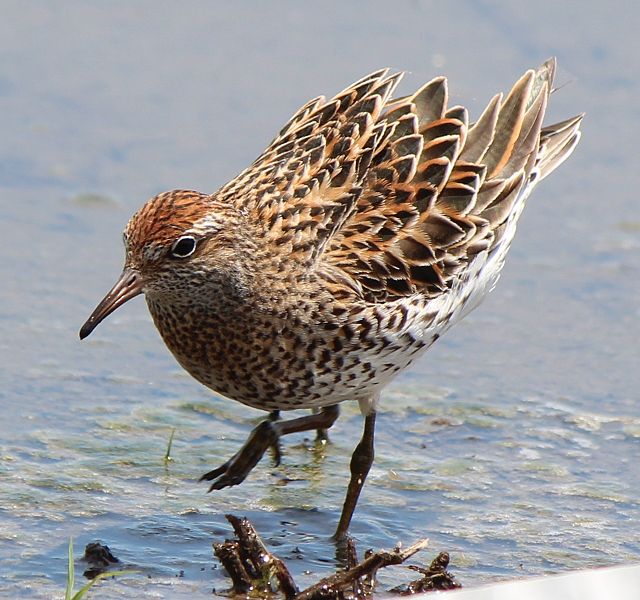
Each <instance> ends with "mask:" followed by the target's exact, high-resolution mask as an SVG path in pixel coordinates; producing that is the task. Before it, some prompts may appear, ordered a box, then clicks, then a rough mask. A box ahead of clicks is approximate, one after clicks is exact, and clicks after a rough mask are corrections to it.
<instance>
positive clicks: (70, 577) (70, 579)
mask: <svg viewBox="0 0 640 600" xmlns="http://www.w3.org/2000/svg"><path fill="white" fill-rule="evenodd" d="M74 584H75V572H74V565H73V538H69V563H68V564H67V589H66V591H65V594H64V600H72V598H71V594H73V586H74Z"/></svg>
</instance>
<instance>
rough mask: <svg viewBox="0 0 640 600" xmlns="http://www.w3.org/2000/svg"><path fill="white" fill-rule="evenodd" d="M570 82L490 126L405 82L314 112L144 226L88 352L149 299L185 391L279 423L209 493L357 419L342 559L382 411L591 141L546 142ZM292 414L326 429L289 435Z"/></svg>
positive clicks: (380, 79) (567, 123) (514, 91)
mask: <svg viewBox="0 0 640 600" xmlns="http://www.w3.org/2000/svg"><path fill="white" fill-rule="evenodd" d="M555 70H556V61H555V59H553V58H552V59H549V60H547V61H546V62H544V63H543V64H542V65H541V66H540V67H539V68H537V69H530V70H528V71H526V72H525V73H524V75H522V77H520V79H518V81H517V82H516V83H515V84H514V85H513V87H512V88H511V90H510V92H509V93H508V94H507V95H506V97H505V96H503V94H497V95H495V96H494V97H493V98H492V99H491V100H490V102H489V103H488V105H487V106H486V108H485V110H484V111H483V112H482V114H481V115H480V117H479V118H478V119H477V120H475V121H474V122H471V121H470V120H469V116H468V111H467V109H466V108H464V107H463V106H458V105H455V106H449V103H448V84H447V80H446V78H445V77H437V78H435V79H432V80H431V81H429V82H428V83H426V84H424V85H422V87H420V88H419V89H418V90H417V91H416V92H415V93H413V94H411V95H408V96H403V97H398V98H395V99H394V98H393V97H392V94H393V92H394V90H395V88H396V87H397V85H398V83H399V82H400V80H401V78H402V76H403V73H402V72H392V71H390V69H388V68H385V69H381V70H378V71H375V72H373V73H371V74H369V75H367V76H366V77H364V78H362V79H360V80H358V81H356V82H355V83H353V84H352V85H350V86H348V87H347V88H346V89H344V90H343V91H341V92H340V93H338V94H336V95H335V96H334V97H333V98H331V99H330V100H326V99H325V97H324V96H319V97H317V98H314V99H313V100H311V101H309V102H308V103H306V104H305V105H304V106H302V107H301V108H300V109H299V110H298V111H297V112H296V113H295V114H294V115H293V117H292V118H291V119H290V120H289V121H288V122H287V124H286V125H285V126H284V127H283V128H282V130H281V131H280V132H279V133H278V135H277V136H276V137H275V138H274V139H273V141H272V142H271V143H270V144H269V145H268V146H267V148H266V150H265V151H264V152H263V153H262V154H260V156H259V157H258V158H257V159H256V160H255V161H254V162H253V163H252V164H251V165H250V166H249V167H248V168H247V169H245V170H244V171H242V172H241V173H240V174H239V175H238V176H237V177H235V178H234V179H233V180H231V181H230V182H228V183H227V184H226V185H224V186H222V187H221V188H220V189H218V191H216V192H214V193H202V192H198V191H193V190H172V191H168V192H164V193H161V194H159V195H157V196H155V197H153V198H151V199H150V200H149V201H147V202H146V204H144V205H143V206H142V208H140V209H139V210H138V211H137V212H136V213H135V214H134V215H133V216H132V217H131V219H130V221H129V222H128V224H127V225H126V228H125V230H124V234H123V237H124V246H125V265H124V270H123V272H122V274H121V276H120V278H119V279H118V280H117V282H116V283H115V285H114V286H113V287H112V289H111V290H110V291H109V292H108V293H107V294H106V296H105V297H104V299H103V300H102V301H101V302H100V303H99V304H98V306H97V307H96V309H95V310H94V312H93V313H92V314H91V316H90V317H89V318H88V320H87V321H86V322H85V324H84V325H83V326H82V328H81V329H80V338H81V339H84V338H86V337H87V336H88V335H89V334H90V333H91V332H92V331H93V330H94V328H95V327H96V326H97V325H98V324H99V323H100V322H101V321H102V320H103V319H104V318H105V317H107V316H108V315H109V314H111V313H112V312H113V311H114V310H116V309H117V308H119V307H120V306H121V305H122V304H124V303H125V302H127V301H128V300H130V299H131V298H133V297H135V296H137V295H139V294H144V296H145V299H146V302H147V306H148V309H149V311H150V313H151V317H152V318H153V321H154V323H155V325H156V327H157V329H158V331H159V333H160V335H161V337H162V338H163V340H164V342H165V344H166V346H167V347H168V349H169V350H170V351H171V353H172V354H173V356H174V357H175V358H176V359H177V361H178V363H179V364H180V365H181V366H182V367H183V368H184V369H185V370H186V371H187V372H188V373H190V374H191V375H192V376H193V377H194V378H195V379H196V380H197V381H199V382H200V383H202V384H204V385H205V386H207V387H208V388H210V389H211V390H213V391H214V392H216V393H218V394H220V395H222V396H225V397H227V398H230V399H233V400H236V401H238V402H241V403H243V404H245V405H248V406H250V407H253V408H257V409H261V410H264V411H267V412H269V416H268V418H266V419H265V420H264V421H262V422H261V423H260V424H259V425H257V426H256V427H255V428H254V429H253V431H252V432H251V433H250V435H249V437H248V439H247V441H246V443H245V444H244V445H243V446H242V447H241V448H240V450H239V451H238V452H237V453H236V454H235V455H234V456H233V457H231V458H230V459H229V460H228V461H226V462H225V463H224V464H223V465H221V466H220V467H218V468H215V469H213V470H211V471H209V472H208V473H205V474H204V475H203V476H202V477H201V481H207V482H210V488H209V491H212V490H219V489H222V488H225V487H229V486H233V485H237V484H239V483H241V482H242V481H243V480H244V479H245V478H246V477H247V475H248V474H249V473H250V472H251V470H252V469H253V468H254V467H255V466H256V464H257V463H258V462H259V461H260V459H261V458H262V457H263V455H264V454H265V452H266V451H267V450H268V449H270V448H275V449H278V447H279V446H278V444H279V440H280V438H281V437H282V436H285V435H288V434H291V433H294V432H302V431H311V430H318V431H326V430H327V429H329V428H330V427H331V425H333V423H334V422H335V421H336V419H337V418H338V416H339V407H340V404H341V403H342V402H345V401H357V402H358V404H359V407H360V411H361V413H362V415H363V417H364V428H363V433H362V437H361V439H360V441H359V442H358V444H357V446H356V448H355V450H354V452H353V455H352V458H351V461H350V480H349V484H348V487H347V492H346V496H345V500H344V504H343V507H342V512H341V515H340V519H339V522H338V525H337V528H336V530H335V534H334V535H335V538H336V539H344V538H345V537H346V536H347V533H348V529H349V526H350V523H351V520H352V517H353V514H354V511H355V509H356V506H357V502H358V498H359V496H360V492H361V490H362V487H363V485H364V482H365V480H366V477H367V474H368V472H369V470H370V468H371V465H372V463H373V459H374V433H375V422H376V414H377V411H378V407H379V406H380V395H381V391H382V390H383V388H384V387H385V386H387V385H388V384H389V383H390V382H391V381H392V380H393V379H394V377H396V376H397V375H398V374H399V373H401V372H402V371H404V370H405V369H407V368H408V367H409V366H410V365H411V364H412V363H413V362H414V361H415V360H416V359H417V358H418V357H419V356H421V355H422V354H423V353H424V352H425V351H426V350H427V349H428V348H429V347H430V346H431V345H432V344H433V343H434V342H435V341H436V340H437V339H438V338H440V337H441V335H442V334H443V333H445V332H446V331H447V330H448V329H449V328H450V327H451V326H452V325H454V324H455V323H457V322H458V321H460V320H461V319H462V318H463V317H464V316H465V315H467V314H468V313H469V312H470V311H471V310H473V309H474V308H476V307H477V306H478V304H479V303H480V302H481V301H482V299H483V298H484V297H485V296H486V295H487V293H488V292H489V291H491V290H492V289H493V288H494V286H495V285H496V282H497V280H498V278H499V275H500V271H501V269H502V267H503V265H504V261H505V257H506V254H507V251H508V249H509V247H510V245H511V242H512V240H513V237H514V234H515V231H516V224H517V222H518V219H519V217H520V215H521V213H522V210H523V208H524V205H525V202H526V200H527V198H528V196H529V194H530V193H531V191H532V190H533V188H534V187H536V186H537V184H538V183H539V182H540V181H542V180H543V179H544V178H545V177H546V176H547V175H549V174H550V173H551V172H553V171H554V170H555V169H556V168H557V167H558V166H559V165H560V164H561V163H562V162H563V161H564V160H565V159H566V158H567V157H568V156H569V155H570V154H571V153H572V151H573V150H574V148H575V147H576V145H577V143H578V141H579V139H580V135H581V132H580V123H581V120H582V118H583V116H584V114H578V115H577V116H575V117H572V118H569V119H566V120H564V121H561V122H557V123H555V124H552V125H546V126H545V125H543V118H544V115H545V111H546V108H547V104H548V102H549V99H550V96H551V93H552V91H553V80H554V74H555ZM294 409H312V411H313V412H312V413H311V414H307V415H305V416H302V417H297V418H292V419H288V420H282V419H281V418H280V413H281V411H289V410H294Z"/></svg>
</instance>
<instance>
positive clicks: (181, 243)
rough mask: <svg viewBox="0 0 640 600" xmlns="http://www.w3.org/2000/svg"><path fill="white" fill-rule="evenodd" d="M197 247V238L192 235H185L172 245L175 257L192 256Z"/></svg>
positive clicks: (172, 252) (172, 253) (172, 254)
mask: <svg viewBox="0 0 640 600" xmlns="http://www.w3.org/2000/svg"><path fill="white" fill-rule="evenodd" d="M195 249H196V238H194V237H193V236H190V235H183V236H182V237H181V238H178V239H177V240H176V241H175V242H174V243H173V246H171V256H173V258H187V256H191V255H192V254H193V253H194V252H195Z"/></svg>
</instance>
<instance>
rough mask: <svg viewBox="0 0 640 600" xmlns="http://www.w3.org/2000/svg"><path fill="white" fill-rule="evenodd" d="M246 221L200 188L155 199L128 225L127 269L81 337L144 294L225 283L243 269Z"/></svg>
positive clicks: (168, 293) (186, 290) (173, 292)
mask: <svg viewBox="0 0 640 600" xmlns="http://www.w3.org/2000/svg"><path fill="white" fill-rule="evenodd" d="M241 221H242V215H241V214H240V213H239V212H238V211H237V209H235V208H233V207H232V206H230V205H229V204H228V203H222V202H219V201H216V199H215V196H208V195H206V194H202V193H200V192H194V191H188V190H174V191H171V192H165V193H162V194H159V195H157V196H155V197H154V198H152V199H151V200H149V201H148V202H147V203H146V204H145V205H144V206H143V207H142V208H141V209H140V210H139V211H138V212H137V213H135V214H134V215H133V217H131V220H130V221H129V223H128V224H127V226H126V227H125V230H124V234H123V241H124V246H125V253H126V255H125V265H124V270H123V271H122V274H121V276H120V278H119V279H118V281H117V282H116V283H115V285H114V286H113V287H112V288H111V290H109V292H108V293H107V295H106V296H105V297H104V298H103V300H102V301H101V302H100V304H98V306H97V307H96V309H95V310H94V311H93V313H92V314H91V316H90V317H89V319H88V320H87V322H86V323H85V324H84V325H83V326H82V328H81V329H80V338H81V339H84V338H85V337H87V336H88V335H89V334H90V333H91V332H92V331H93V330H94V329H95V328H96V326H97V325H98V324H99V323H100V322H101V321H102V320H103V319H105V318H106V317H107V316H109V315H110V314H111V313H112V312H113V311H115V310H116V309H117V308H118V307H120V306H122V305H123V304H124V303H125V302H127V301H128V300H130V299H131V298H134V297H135V296H137V295H138V294H141V293H145V294H146V295H147V296H148V297H155V298H160V299H162V298H167V299H171V298H172V297H173V298H175V297H177V296H179V295H181V294H182V295H184V294H185V293H189V289H190V288H193V287H194V286H198V285H201V284H202V282H203V281H207V282H208V284H210V285H215V283H216V281H218V282H219V283H220V284H221V285H222V284H224V281H225V280H228V278H229V277H230V276H231V275H232V271H234V270H237V269H236V267H237V264H236V256H237V247H236V246H237V240H238V239H239V235H238V234H239V230H240V229H241V227H242V223H241ZM231 279H233V277H231Z"/></svg>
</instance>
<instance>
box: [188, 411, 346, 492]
mask: <svg viewBox="0 0 640 600" xmlns="http://www.w3.org/2000/svg"><path fill="white" fill-rule="evenodd" d="M275 412H276V411H274V412H272V413H271V414H270V415H269V418H268V419H266V420H264V421H262V423H260V424H259V425H258V426H257V427H256V428H255V429H254V430H253V431H252V432H251V434H250V435H249V437H248V439H247V441H246V442H245V443H244V445H243V446H242V448H240V450H239V451H238V452H236V454H234V456H232V457H231V458H230V459H229V460H228V461H227V462H226V463H224V464H223V465H222V466H220V467H218V468H217V469H214V470H213V471H209V472H208V473H205V474H204V475H203V476H202V477H200V481H211V482H212V484H211V486H210V487H209V491H210V492H211V491H213V490H221V489H222V488H225V487H229V486H232V485H238V484H239V483H241V482H242V481H244V479H245V478H246V476H247V475H248V474H249V473H250V472H251V469H253V467H255V466H256V465H257V464H258V462H259V460H260V459H261V458H262V456H263V455H264V453H265V452H266V450H267V448H269V447H275V448H276V460H279V454H280V453H279V450H278V449H277V446H278V440H279V439H280V437H281V436H283V435H288V434H289V433H297V432H300V431H310V430H312V429H319V428H321V429H328V428H329V427H331V426H332V425H333V423H334V422H335V420H336V419H337V418H338V415H339V414H340V408H339V407H338V405H337V404H333V405H331V406H326V407H325V408H323V409H322V410H321V411H320V412H319V413H317V414H313V415H307V416H306V417H299V418H298V419H290V420H288V421H275V420H274V418H273V417H274V416H276V415H275V414H274V413H275Z"/></svg>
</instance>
